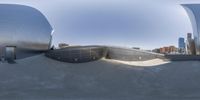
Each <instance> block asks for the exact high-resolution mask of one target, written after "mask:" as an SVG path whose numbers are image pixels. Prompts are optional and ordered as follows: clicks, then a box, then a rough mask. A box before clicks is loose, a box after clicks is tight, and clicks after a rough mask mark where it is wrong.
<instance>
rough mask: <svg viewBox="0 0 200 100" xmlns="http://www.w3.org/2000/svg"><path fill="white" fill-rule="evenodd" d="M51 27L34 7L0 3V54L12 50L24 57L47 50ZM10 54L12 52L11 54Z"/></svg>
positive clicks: (51, 31)
mask: <svg viewBox="0 0 200 100" xmlns="http://www.w3.org/2000/svg"><path fill="white" fill-rule="evenodd" d="M52 33H53V28H52V27H51V25H50V24H49V22H48V21H47V19H46V18H45V16H44V15H43V14H42V13H41V12H40V11H38V10H37V9H35V8H32V7H29V6H24V5H16V4H0V56H1V58H2V57H5V56H8V55H10V54H9V52H14V55H16V56H15V57H16V58H24V57H27V56H30V55H32V54H35V53H36V52H42V51H46V50H49V48H50V45H51V38H52ZM11 55H12V54H11Z"/></svg>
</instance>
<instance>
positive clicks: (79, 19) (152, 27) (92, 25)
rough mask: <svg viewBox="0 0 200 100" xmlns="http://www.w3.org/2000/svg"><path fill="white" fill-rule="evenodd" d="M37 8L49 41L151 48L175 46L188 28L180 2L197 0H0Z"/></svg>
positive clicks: (188, 22) (186, 18)
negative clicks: (50, 36) (48, 29)
mask: <svg viewBox="0 0 200 100" xmlns="http://www.w3.org/2000/svg"><path fill="white" fill-rule="evenodd" d="M0 3H14V4H24V5H28V6H32V7H35V8H37V9H39V10H40V11H41V12H42V13H43V14H44V15H45V16H46V17H47V19H48V20H49V22H50V24H51V25H52V26H53V28H54V30H55V32H54V34H53V44H55V45H57V44H58V43H60V42H65V43H68V44H72V45H96V44H102V45H115V46H125V47H141V48H144V49H152V48H156V47H160V46H167V45H175V46H177V43H178V42H177V41H178V37H186V33H187V32H192V28H191V24H190V20H189V18H188V16H187V14H186V12H185V10H184V9H183V8H182V7H181V6H180V4H183V3H198V0H1V1H0ZM199 3H200V1H199Z"/></svg>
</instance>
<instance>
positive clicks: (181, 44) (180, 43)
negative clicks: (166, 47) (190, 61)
mask: <svg viewBox="0 0 200 100" xmlns="http://www.w3.org/2000/svg"><path fill="white" fill-rule="evenodd" d="M185 51H186V49H185V39H184V38H183V37H180V38H179V39H178V52H179V53H181V54H185Z"/></svg>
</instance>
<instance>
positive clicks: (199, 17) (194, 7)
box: [182, 4, 200, 55]
mask: <svg viewBox="0 0 200 100" xmlns="http://www.w3.org/2000/svg"><path fill="white" fill-rule="evenodd" d="M182 6H183V7H184V8H185V10H186V11H187V14H188V16H189V18H190V21H191V24H192V28H193V34H194V44H195V46H194V47H195V53H196V54H197V55H200V4H182Z"/></svg>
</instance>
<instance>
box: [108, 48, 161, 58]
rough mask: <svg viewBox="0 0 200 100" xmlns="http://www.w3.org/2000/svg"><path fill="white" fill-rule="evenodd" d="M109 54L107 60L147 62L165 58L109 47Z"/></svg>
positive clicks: (140, 51)
mask: <svg viewBox="0 0 200 100" xmlns="http://www.w3.org/2000/svg"><path fill="white" fill-rule="evenodd" d="M107 52H108V53H107V56H106V58H108V59H116V60H122V61H145V60H151V59H155V58H162V57H163V56H164V55H162V54H157V53H152V52H147V51H142V50H136V49H130V48H120V47H108V48H107Z"/></svg>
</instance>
